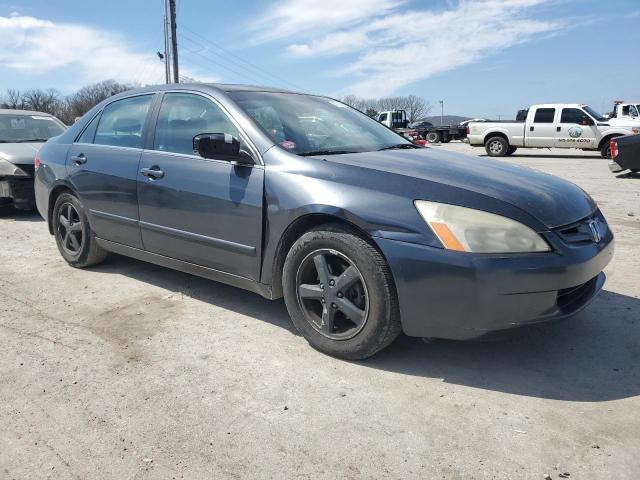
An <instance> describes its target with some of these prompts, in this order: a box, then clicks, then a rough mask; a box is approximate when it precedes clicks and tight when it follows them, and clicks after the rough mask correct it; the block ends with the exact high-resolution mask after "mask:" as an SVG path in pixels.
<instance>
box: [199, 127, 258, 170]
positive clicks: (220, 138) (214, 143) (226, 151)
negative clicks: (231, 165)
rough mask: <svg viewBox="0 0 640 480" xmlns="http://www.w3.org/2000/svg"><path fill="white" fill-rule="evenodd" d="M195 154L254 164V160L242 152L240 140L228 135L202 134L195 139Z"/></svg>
mask: <svg viewBox="0 0 640 480" xmlns="http://www.w3.org/2000/svg"><path fill="white" fill-rule="evenodd" d="M193 152H194V153H197V154H198V155H200V156H201V157H203V158H213V159H216V160H226V161H228V162H238V163H246V164H253V163H254V162H253V159H252V158H251V157H250V156H249V155H248V154H246V153H245V152H241V151H240V140H238V139H237V138H236V137H234V136H233V135H229V134H228V133H201V134H199V135H196V136H195V137H193Z"/></svg>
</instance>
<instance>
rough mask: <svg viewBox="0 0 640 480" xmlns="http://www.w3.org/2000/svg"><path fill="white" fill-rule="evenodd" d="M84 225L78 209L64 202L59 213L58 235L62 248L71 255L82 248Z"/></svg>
mask: <svg viewBox="0 0 640 480" xmlns="http://www.w3.org/2000/svg"><path fill="white" fill-rule="evenodd" d="M83 232H84V227H83V225H82V220H81V219H80V215H79V214H78V211H77V210H76V208H75V207H74V206H73V205H72V204H71V203H63V204H62V205H61V206H60V209H59V214H58V236H59V238H60V243H61V245H62V248H63V249H64V250H65V252H67V253H68V254H70V255H77V254H78V253H80V251H81V250H82V237H83Z"/></svg>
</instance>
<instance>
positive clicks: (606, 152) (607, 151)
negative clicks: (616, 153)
mask: <svg viewBox="0 0 640 480" xmlns="http://www.w3.org/2000/svg"><path fill="white" fill-rule="evenodd" d="M600 155H601V156H602V158H609V159H610V158H611V142H610V141H606V142H605V143H604V145H602V148H601V149H600Z"/></svg>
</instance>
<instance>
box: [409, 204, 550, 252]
mask: <svg viewBox="0 0 640 480" xmlns="http://www.w3.org/2000/svg"><path fill="white" fill-rule="evenodd" d="M415 205H416V208H417V209H418V212H420V215H421V216H422V218H424V219H425V221H426V222H427V224H428V225H429V226H430V227H431V229H432V230H433V232H434V233H435V234H436V236H437V237H438V239H439V240H440V241H441V242H442V244H443V245H444V247H445V248H447V249H448V250H456V251H458V252H473V253H524V252H548V251H549V250H550V248H549V245H548V244H547V242H545V240H544V239H543V238H542V237H541V236H540V235H538V234H537V233H536V232H535V231H533V230H532V229H531V228H529V227H527V226H526V225H523V224H521V223H519V222H516V221H515V220H511V219H510V218H506V217H501V216H500V215H495V214H493V213H488V212H483V211H481V210H475V209H473V208H465V207H458V206H456V205H449V204H446V203H436V202H427V201H425V200H416V201H415Z"/></svg>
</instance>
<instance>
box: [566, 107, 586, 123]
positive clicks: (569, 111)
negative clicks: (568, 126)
mask: <svg viewBox="0 0 640 480" xmlns="http://www.w3.org/2000/svg"><path fill="white" fill-rule="evenodd" d="M589 118H590V117H589V116H588V115H587V114H586V113H584V112H583V111H582V110H580V109H579V108H563V109H562V115H561V116H560V123H577V124H579V125H582V124H583V123H584V122H585V121H588V120H589Z"/></svg>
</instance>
